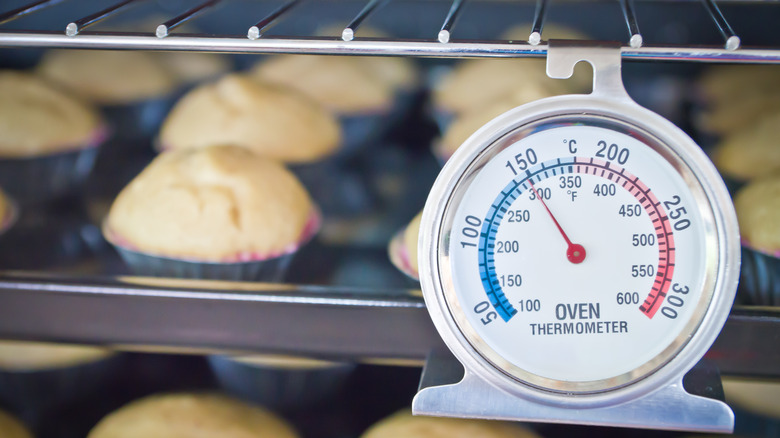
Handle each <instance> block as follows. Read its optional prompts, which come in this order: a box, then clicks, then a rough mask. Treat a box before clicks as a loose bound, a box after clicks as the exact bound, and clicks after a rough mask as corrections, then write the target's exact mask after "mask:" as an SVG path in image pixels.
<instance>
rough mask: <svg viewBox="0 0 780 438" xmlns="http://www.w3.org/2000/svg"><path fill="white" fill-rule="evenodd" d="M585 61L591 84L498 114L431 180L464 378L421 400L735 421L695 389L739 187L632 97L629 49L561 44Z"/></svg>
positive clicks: (439, 306)
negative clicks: (731, 189)
mask: <svg viewBox="0 0 780 438" xmlns="http://www.w3.org/2000/svg"><path fill="white" fill-rule="evenodd" d="M580 60H586V61H588V62H590V63H591V64H592V65H593V66H594V90H593V92H592V94H589V95H569V96H558V97H553V98H548V99H543V100H540V101H536V102H532V103H529V104H527V105H523V106H521V107H518V108H515V109H513V110H511V111H509V112H507V113H505V114H503V115H501V116H499V117H498V118H496V119H494V120H493V121H491V122H490V123H488V124H487V125H485V126H484V127H482V128H481V129H480V130H479V131H477V132H476V133H475V134H473V135H472V136H471V137H470V138H469V139H468V140H467V141H466V142H465V143H464V144H463V145H462V146H461V148H460V149H458V151H457V152H456V153H455V155H454V156H453V157H452V158H451V159H450V160H449V161H448V162H447V164H446V166H445V167H444V169H443V170H442V172H441V174H440V175H439V177H438V179H437V180H436V183H435V184H434V187H433V189H432V191H431V194H430V196H429V198H428V202H427V204H426V206H425V211H424V213H423V217H422V225H421V234H420V247H419V254H420V266H419V270H420V278H421V284H422V289H423V294H424V296H425V301H426V305H427V307H428V309H429V312H430V314H431V317H432V319H433V321H434V323H435V325H436V328H437V329H438V331H439V333H440V334H441V336H442V338H443V339H444V341H445V343H446V344H447V346H448V347H449V349H450V350H451V352H452V353H453V355H454V356H455V358H457V359H458V360H459V361H460V362H461V364H462V365H463V367H464V368H465V376H464V378H463V379H462V380H461V381H460V382H458V383H455V384H450V385H438V386H432V387H428V388H425V389H422V390H421V391H420V392H419V393H418V394H417V396H416V398H415V400H414V404H413V409H414V411H415V413H417V414H427V415H440V416H456V417H478V418H496V419H509V420H524V421H544V422H567V423H582V424H602V425H614V426H625V427H642V428H660V429H678V430H698V431H720V432H724V431H731V430H732V429H733V423H734V417H733V413H732V412H731V410H730V409H729V408H728V406H727V405H726V404H724V403H722V402H721V401H718V400H713V399H708V398H703V397H699V396H696V395H691V394H689V393H688V392H686V391H685V389H684V388H683V386H682V378H683V376H684V375H685V374H686V372H687V371H688V370H690V369H691V368H692V367H693V366H694V365H696V363H697V362H698V361H699V359H701V357H702V356H703V355H704V353H705V352H706V351H707V350H708V348H709V347H710V345H711V344H712V342H713V341H714V340H715V338H716V337H717V335H718V333H719V332H720V329H721V328H722V326H723V324H724V323H725V321H726V318H727V316H728V313H729V310H730V308H731V304H732V302H733V299H734V294H735V291H736V285H737V279H738V274H739V248H740V246H739V232H738V229H737V221H736V215H735V213H734V208H733V205H732V203H731V200H730V197H729V195H728V192H727V191H726V188H725V186H724V184H723V181H722V180H721V178H720V177H719V175H718V173H717V172H716V170H715V168H714V167H713V165H712V163H711V162H710V161H709V159H708V158H707V157H706V156H705V154H704V153H703V152H702V151H701V149H700V148H699V147H698V146H697V145H696V144H695V143H694V142H693V140H691V139H690V138H689V137H688V136H687V135H686V134H685V133H683V132H682V131H681V130H680V129H678V128H677V127H676V126H674V125H673V124H672V123H670V122H669V121H667V120H665V119H663V118H662V117H660V116H658V115H657V114H655V113H653V112H651V111H649V110H647V109H645V108H642V107H640V106H639V105H637V104H636V103H635V102H633V101H632V100H631V99H630V98H629V97H628V95H627V94H626V92H625V90H624V88H623V84H622V79H621V76H620V65H621V64H620V62H621V60H620V49H619V48H617V47H593V46H591V47H588V48H583V47H572V46H565V45H561V46H558V45H556V44H555V42H553V43H552V44H551V45H550V48H549V51H548V61H547V71H548V74H549V75H550V76H551V77H554V78H566V77H569V76H571V74H572V69H573V66H574V64H575V63H576V62H578V61H580ZM518 80H522V79H521V78H519V79H518Z"/></svg>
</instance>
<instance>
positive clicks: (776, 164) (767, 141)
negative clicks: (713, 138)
mask: <svg viewBox="0 0 780 438" xmlns="http://www.w3.org/2000/svg"><path fill="white" fill-rule="evenodd" d="M778 139H780V111H775V112H774V113H772V114H767V115H764V116H763V117H762V118H760V119H758V120H757V121H755V122H754V124H753V125H749V126H747V127H746V128H744V129H741V130H739V131H735V132H733V133H731V134H729V135H727V136H726V137H724V138H723V139H722V140H721V141H720V142H719V143H718V144H717V145H716V146H715V148H714V149H713V151H712V153H711V155H712V161H713V162H714V163H715V166H716V167H717V168H718V170H719V171H720V173H721V174H723V176H724V177H726V178H728V179H731V180H733V181H734V182H737V183H743V182H746V181H749V180H752V179H755V178H760V177H764V176H768V175H772V174H775V173H777V172H778V171H780V147H778V146H780V140H778ZM733 185H734V184H732V186H733Z"/></svg>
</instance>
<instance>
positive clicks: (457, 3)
mask: <svg viewBox="0 0 780 438" xmlns="http://www.w3.org/2000/svg"><path fill="white" fill-rule="evenodd" d="M463 2H464V0H454V1H453V2H452V6H450V11H449V12H447V17H446V18H445V19H444V24H442V25H441V30H439V34H438V35H437V36H436V39H437V40H439V42H440V43H448V42H450V33H451V32H452V27H453V26H455V22H456V21H457V20H458V15H460V11H461V8H462V7H463Z"/></svg>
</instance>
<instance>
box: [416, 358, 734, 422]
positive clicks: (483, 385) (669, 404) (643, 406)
mask: <svg viewBox="0 0 780 438" xmlns="http://www.w3.org/2000/svg"><path fill="white" fill-rule="evenodd" d="M463 373H464V372H463V367H462V366H461V364H460V363H459V362H458V361H457V360H456V359H455V358H454V357H453V356H449V357H447V355H446V353H443V352H440V353H436V354H432V355H431V356H429V358H428V361H427V362H426V364H425V368H424V369H423V377H422V379H421V382H420V389H419V391H418V393H417V395H416V396H415V397H414V401H413V402H412V412H413V413H414V415H429V416H437V417H457V418H481V419H489V420H507V421H528V422H544V423H566V424H583V425H592V426H614V427H629V428H652V429H664V430H679V431H692V432H716V433H731V432H733V430H734V413H733V412H732V411H731V409H730V408H729V406H728V405H726V404H725V403H723V402H721V401H718V400H713V399H709V398H705V397H700V396H696V395H691V394H689V393H688V392H686V391H685V389H683V384H682V379H680V381H679V382H677V383H675V384H672V385H669V386H666V387H664V388H660V389H659V390H657V391H654V392H652V393H650V394H648V395H646V396H644V397H641V398H638V399H635V400H632V401H629V402H626V403H622V404H618V405H613V406H607V407H600V408H587V409H583V408H581V407H573V408H565V407H556V406H549V405H545V404H540V403H535V402H532V401H529V400H525V399H522V398H518V397H516V396H513V395H511V394H508V393H506V392H504V391H502V390H500V389H498V388H496V387H494V386H492V385H490V384H489V383H487V382H485V381H483V380H482V379H480V378H479V377H477V376H476V375H474V374H472V373H470V372H468V371H465V374H463ZM455 375H462V376H463V378H462V380H460V381H459V382H457V383H452V384H443V385H442V383H444V382H446V381H448V380H453V377H454V376H455ZM429 384H438V385H439V386H428V385H429Z"/></svg>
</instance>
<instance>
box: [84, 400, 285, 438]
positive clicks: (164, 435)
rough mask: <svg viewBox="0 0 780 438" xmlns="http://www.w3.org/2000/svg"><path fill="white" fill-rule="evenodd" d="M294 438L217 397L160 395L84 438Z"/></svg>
mask: <svg viewBox="0 0 780 438" xmlns="http://www.w3.org/2000/svg"><path fill="white" fill-rule="evenodd" d="M215 437H219V438H297V437H298V435H297V434H296V433H295V431H294V430H293V428H292V427H291V426H290V425H289V424H287V422H285V421H284V420H283V419H281V418H279V417H277V416H276V415H274V414H272V413H271V412H268V411H266V410H265V409H263V408H261V407H259V406H253V405H249V404H246V403H243V402H240V401H238V400H234V399H231V398H228V397H225V396H220V395H216V394H186V393H182V394H161V395H155V396H151V397H146V398H142V399H140V400H136V401H134V402H132V403H130V404H128V405H126V406H125V407H123V408H121V409H119V410H118V411H116V412H114V413H112V414H110V415H108V416H107V417H105V418H103V419H102V420H101V421H100V423H98V424H97V426H95V427H94V429H92V431H90V432H89V435H87V438H215Z"/></svg>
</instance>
